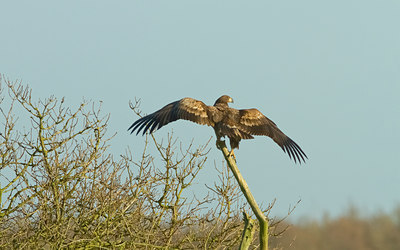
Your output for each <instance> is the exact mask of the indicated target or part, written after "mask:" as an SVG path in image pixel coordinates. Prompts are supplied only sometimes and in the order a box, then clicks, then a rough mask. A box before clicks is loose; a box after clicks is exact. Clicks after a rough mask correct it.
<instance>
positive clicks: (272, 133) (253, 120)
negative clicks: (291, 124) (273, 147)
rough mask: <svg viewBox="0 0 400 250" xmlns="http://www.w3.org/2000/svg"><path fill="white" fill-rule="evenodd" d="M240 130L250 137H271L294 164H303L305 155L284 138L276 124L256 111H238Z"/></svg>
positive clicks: (291, 141)
mask: <svg viewBox="0 0 400 250" xmlns="http://www.w3.org/2000/svg"><path fill="white" fill-rule="evenodd" d="M238 126H240V129H241V130H243V131H244V132H246V133H249V134H251V135H265V136H268V137H271V138H272V140H274V142H276V143H277V144H278V145H279V146H280V147H281V148H282V149H283V151H284V152H285V153H287V154H288V155H289V157H290V158H291V159H292V158H293V160H294V161H295V162H296V161H298V162H299V163H301V161H303V162H305V159H307V155H306V154H305V153H304V152H303V150H302V149H301V148H300V146H299V145H297V143H295V142H294V141H293V140H292V139H290V138H289V137H288V136H286V135H285V134H284V133H283V132H282V131H281V130H280V129H279V128H278V126H276V124H275V123H274V122H273V121H271V120H270V119H268V118H267V117H266V116H265V115H263V114H262V113H261V112H260V111H258V110H257V109H242V110H239V125H238Z"/></svg>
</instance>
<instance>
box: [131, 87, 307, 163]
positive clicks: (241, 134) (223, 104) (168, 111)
mask: <svg viewBox="0 0 400 250" xmlns="http://www.w3.org/2000/svg"><path fill="white" fill-rule="evenodd" d="M230 102H233V100H232V98H231V97H229V96H227V95H223V96H221V97H220V98H218V99H217V100H216V101H215V103H214V106H207V105H205V104H204V103H203V102H201V101H198V100H195V99H192V98H188V97H187V98H183V99H181V100H179V101H176V102H172V103H170V104H168V105H166V106H165V107H163V108H162V109H160V110H158V111H156V112H154V113H152V114H150V115H147V116H144V117H142V118H140V119H139V120H137V121H136V122H134V123H133V124H132V125H131V126H130V127H129V129H128V130H131V133H133V132H134V131H135V130H136V131H137V132H136V134H139V133H140V131H142V130H143V134H145V133H146V132H147V131H149V132H150V133H152V132H153V131H155V130H157V129H159V128H161V127H162V126H164V125H167V124H168V123H170V122H173V121H176V120H179V119H184V120H189V121H192V122H195V123H198V124H202V125H208V126H211V127H213V128H214V131H215V134H216V136H217V140H218V141H219V140H220V139H221V137H225V136H227V137H228V138H229V141H230V145H231V153H232V154H233V149H234V148H239V142H240V140H241V139H253V138H254V137H253V135H265V136H268V137H271V138H272V140H274V141H275V142H276V143H277V144H278V145H279V146H280V147H281V148H282V149H283V151H284V152H286V153H288V155H289V157H290V158H293V159H294V161H295V162H297V161H298V162H299V163H301V161H303V162H305V158H307V156H306V154H305V153H304V152H303V150H302V149H301V148H300V147H299V145H297V144H296V143H295V142H294V141H293V140H292V139H290V138H289V137H288V136H286V135H285V134H284V133H283V132H282V131H281V130H280V129H279V128H278V127H277V126H276V124H275V123H274V122H273V121H271V120H270V119H268V118H267V117H266V116H264V115H263V114H262V113H261V112H260V111H258V110H257V109H241V110H237V109H233V108H230V107H229V106H228V103H230Z"/></svg>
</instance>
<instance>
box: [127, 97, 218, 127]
mask: <svg viewBox="0 0 400 250" xmlns="http://www.w3.org/2000/svg"><path fill="white" fill-rule="evenodd" d="M208 110H209V107H208V106H207V105H205V104H204V103H203V102H201V101H198V100H195V99H193V98H183V99H181V100H179V101H176V102H172V103H170V104H168V105H166V106H165V107H163V108H162V109H160V110H158V111H156V112H154V113H152V114H150V115H147V116H144V117H142V118H140V119H139V120H137V121H135V122H134V123H133V124H132V125H131V126H130V127H129V129H128V130H131V134H132V133H133V132H134V131H135V130H137V132H136V134H139V132H140V131H141V130H143V134H145V133H146V131H148V130H150V133H152V132H153V131H154V130H156V129H159V128H161V127H162V126H164V125H167V124H168V123H170V122H173V121H176V120H179V119H184V120H189V121H192V122H195V123H198V124H202V125H209V126H213V125H214V123H213V122H212V121H211V120H210V119H209V116H208Z"/></svg>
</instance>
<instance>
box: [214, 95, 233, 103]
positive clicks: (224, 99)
mask: <svg viewBox="0 0 400 250" xmlns="http://www.w3.org/2000/svg"><path fill="white" fill-rule="evenodd" d="M230 102H231V103H233V99H232V98H231V97H230V96H227V95H223V96H221V97H220V98H218V99H217V100H216V101H215V103H214V105H216V104H219V103H220V104H226V105H228V103H230Z"/></svg>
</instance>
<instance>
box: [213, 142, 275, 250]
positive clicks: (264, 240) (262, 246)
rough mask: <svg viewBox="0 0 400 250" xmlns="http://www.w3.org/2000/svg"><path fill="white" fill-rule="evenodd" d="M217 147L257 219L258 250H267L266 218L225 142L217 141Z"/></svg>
mask: <svg viewBox="0 0 400 250" xmlns="http://www.w3.org/2000/svg"><path fill="white" fill-rule="evenodd" d="M217 146H218V148H219V149H220V150H221V151H222V153H223V155H224V157H225V160H226V162H227V163H228V166H229V168H230V169H231V171H232V173H233V175H234V176H235V178H236V181H237V182H238V184H239V187H240V190H242V193H243V195H244V197H246V200H247V202H248V203H249V205H250V207H251V210H253V213H254V215H255V216H256V217H257V220H258V223H259V225H260V249H263V250H265V249H268V218H267V217H266V216H265V215H264V213H263V212H262V211H261V209H260V208H259V207H258V205H257V202H256V200H255V199H254V197H253V195H252V194H251V192H250V189H249V186H248V185H247V183H246V181H245V180H244V178H243V176H242V174H241V173H240V171H239V168H238V167H237V165H236V162H235V160H234V159H233V158H232V157H231V156H230V154H229V150H228V148H227V147H226V144H225V141H217Z"/></svg>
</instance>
